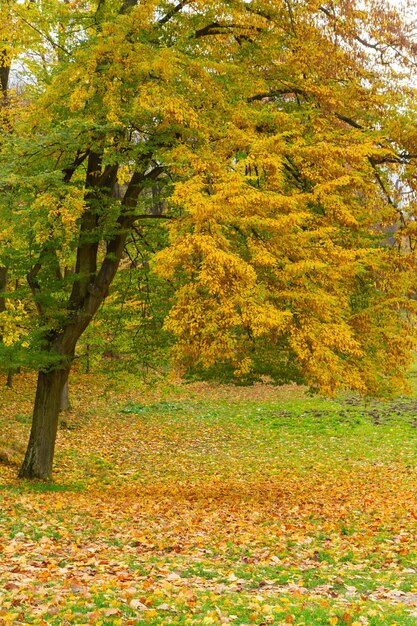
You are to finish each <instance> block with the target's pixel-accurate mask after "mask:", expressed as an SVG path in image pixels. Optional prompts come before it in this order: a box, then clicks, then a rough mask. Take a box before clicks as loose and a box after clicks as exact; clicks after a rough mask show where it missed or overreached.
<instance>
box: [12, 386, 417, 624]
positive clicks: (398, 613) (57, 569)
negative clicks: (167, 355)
mask: <svg viewBox="0 0 417 626" xmlns="http://www.w3.org/2000/svg"><path fill="white" fill-rule="evenodd" d="M0 385H1V387H0V389H1V392H0V458H1V459H2V462H1V463H0V624H13V625H14V624H16V625H22V624H37V625H41V624H43V625H48V626H49V625H51V626H55V625H59V626H62V625H66V624H77V625H87V624H95V625H97V626H100V625H118V624H120V625H129V624H132V625H138V626H140V625H149V624H155V625H169V624H178V625H187V624H189V625H192V624H194V625H198V626H202V625H206V624H234V625H236V626H237V625H239V626H243V625H244V624H245V625H253V624H255V625H257V626H265V625H276V626H277V625H283V624H285V625H287V624H294V625H296V626H297V625H299V626H301V625H305V626H308V625H310V624H312V625H315V624H331V625H335V624H339V625H341V626H349V625H350V626H366V625H369V626H377V625H381V624H384V625H385V624H386V625H388V626H391V625H394V624H395V625H410V626H411V625H412V624H416V623H417V399H415V398H412V397H411V398H400V399H398V400H395V401H390V402H387V403H380V402H376V401H371V402H365V401H363V400H360V399H358V398H356V397H355V396H345V397H340V398H338V399H337V400H327V399H320V398H317V397H316V398H312V397H309V396H308V395H307V394H306V393H305V391H304V390H303V389H301V388H297V387H295V386H287V387H279V388H277V387H272V386H268V385H255V386H254V387H252V388H246V387H234V388H233V387H227V386H212V385H209V384H192V385H185V384H183V385H181V384H174V383H172V384H166V383H165V384H161V385H159V386H155V387H152V388H145V387H144V386H143V384H139V383H136V382H135V381H133V380H132V379H130V378H129V377H124V378H123V383H120V381H117V380H116V378H105V377H101V376H96V375H90V376H86V375H81V374H75V375H74V376H73V378H72V380H71V397H72V402H73V409H72V410H71V411H70V412H68V414H66V415H65V416H64V417H63V420H62V424H61V427H60V430H59V437H58V442H57V450H56V460H55V476H54V478H55V479H54V482H51V483H39V482H38V483H37V482H34V483H29V482H21V481H18V480H17V479H16V472H17V468H18V463H19V462H20V461H21V459H22V454H23V452H24V448H25V445H26V441H27V438H28V433H29V428H30V412H31V400H32V398H33V392H34V378H33V377H32V376H26V375H21V376H18V377H16V382H15V388H14V389H13V390H8V389H6V388H5V387H4V386H3V385H4V381H3V379H1V380H0Z"/></svg>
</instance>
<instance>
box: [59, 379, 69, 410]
mask: <svg viewBox="0 0 417 626" xmlns="http://www.w3.org/2000/svg"><path fill="white" fill-rule="evenodd" d="M70 408H71V402H70V399H69V390H68V379H67V380H66V382H65V384H64V386H63V388H62V392H61V403H60V406H59V410H60V412H62V411H68V410H69V409H70Z"/></svg>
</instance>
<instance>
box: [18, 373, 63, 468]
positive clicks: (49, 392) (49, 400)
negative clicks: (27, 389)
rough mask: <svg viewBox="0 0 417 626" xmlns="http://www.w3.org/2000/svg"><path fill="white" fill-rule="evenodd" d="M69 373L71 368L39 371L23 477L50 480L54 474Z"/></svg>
mask: <svg viewBox="0 0 417 626" xmlns="http://www.w3.org/2000/svg"><path fill="white" fill-rule="evenodd" d="M68 374H69V368H68V369H58V370H51V371H49V372H39V374H38V385H37V388H36V398H35V407H34V410H33V420H32V430H31V433H30V439H29V445H28V448H27V451H26V456H25V459H24V461H23V465H22V467H21V469H20V472H19V477H20V478H40V479H43V480H48V479H50V478H51V477H52V461H53V457H54V450H55V439H56V434H57V429H58V414H59V410H60V406H61V398H62V392H63V389H64V387H65V384H66V382H67V381H68Z"/></svg>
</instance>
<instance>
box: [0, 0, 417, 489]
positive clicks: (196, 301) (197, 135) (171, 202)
mask: <svg viewBox="0 0 417 626" xmlns="http://www.w3.org/2000/svg"><path fill="white" fill-rule="evenodd" d="M365 4H366V6H364V4H363V3H360V2H354V1H344V0H340V1H331V2H324V3H323V2H317V1H316V0H311V1H310V0H309V1H307V2H304V1H303V2H298V1H297V0H282V1H281V0H274V1H269V0H252V1H244V0H218V1H217V0H216V1H213V2H202V1H186V0H182V1H181V2H170V1H162V0H146V1H143V2H135V1H133V0H124V1H123V2H117V1H115V2H107V1H106V0H98V1H97V2H86V1H81V0H74V1H73V2H69V1H61V0H50V1H49V2H47V3H44V2H38V1H37V0H34V1H32V2H22V3H20V2H15V1H13V0H2V8H3V6H4V8H5V11H6V13H7V16H8V19H7V23H6V24H5V23H3V25H2V27H1V28H2V30H1V33H0V34H1V39H2V44H1V47H2V49H3V51H4V52H3V53H2V57H1V58H2V59H3V61H2V63H3V69H4V72H5V71H6V68H9V67H10V65H11V66H12V78H13V77H14V84H13V80H12V88H11V89H10V88H7V93H6V89H4V90H3V92H4V96H3V104H2V124H1V128H2V130H1V135H0V153H1V164H0V171H1V181H2V183H1V184H2V188H1V194H0V216H1V224H2V226H1V229H0V263H1V264H2V266H3V267H4V268H7V270H8V280H9V283H8V286H5V287H4V288H3V290H2V293H3V297H4V300H5V306H4V311H0V321H1V330H0V332H1V334H2V336H3V347H2V354H3V355H6V354H10V351H11V350H12V351H13V354H14V357H13V358H14V359H16V360H17V361H19V363H22V364H25V363H26V364H29V365H32V366H35V367H36V368H38V369H39V370H40V375H39V376H40V378H39V384H38V392H37V398H36V402H35V411H34V422H33V428H32V435H31V442H30V445H29V448H28V453H27V456H26V459H25V462H24V465H23V468H22V472H21V473H22V475H23V476H38V477H46V476H49V475H50V473H51V467H52V457H53V445H54V441H55V434H56V424H57V414H58V410H59V402H58V398H59V394H60V391H61V390H62V387H63V385H64V384H65V382H66V380H67V377H68V372H69V369H70V366H71V362H72V360H73V358H74V354H75V349H76V345H77V342H78V340H79V338H80V337H81V335H82V334H83V332H84V331H85V330H86V328H87V327H88V325H89V323H90V322H91V320H92V319H93V317H94V315H95V314H96V312H97V310H98V309H99V307H100V306H101V305H102V303H103V301H104V300H105V298H106V297H107V295H108V294H109V290H110V289H111V285H112V283H113V279H114V277H115V275H116V272H117V271H118V269H119V268H120V263H121V261H122V260H123V258H124V257H125V255H127V257H126V258H128V252H129V246H131V245H132V237H133V235H134V233H141V229H142V225H144V224H146V225H147V227H149V225H150V224H158V228H159V227H160V225H161V223H163V224H164V228H166V229H167V231H168V234H169V241H168V242H167V245H166V247H165V248H164V249H163V250H162V251H160V252H159V253H158V254H157V255H156V256H155V258H154V260H153V266H154V269H155V271H156V272H157V273H158V274H159V275H160V276H161V277H163V278H164V279H166V280H168V281H170V285H171V286H172V288H173V293H174V295H173V302H172V307H171V310H170V313H169V315H168V316H167V318H166V322H165V327H166V330H167V331H169V332H170V333H172V334H173V336H174V337H175V346H174V356H175V358H176V359H177V360H178V361H179V362H181V363H182V364H183V366H184V367H185V368H187V367H189V366H190V365H192V364H195V363H200V364H201V365H202V366H204V367H208V366H212V365H213V364H216V363H219V362H221V361H225V362H228V363H230V364H231V365H232V366H233V367H234V368H235V370H236V372H237V374H244V373H246V372H248V371H249V370H250V368H251V366H252V363H253V362H254V361H255V360H256V355H259V354H260V353H261V354H264V355H265V358H266V359H269V361H270V362H271V363H273V362H274V361H275V362H279V363H280V364H281V368H282V369H285V368H287V369H288V371H290V372H292V373H293V372H295V374H294V375H297V376H298V377H300V378H301V379H303V380H305V381H306V382H308V383H309V384H310V385H311V386H312V387H313V388H316V389H319V390H321V391H322V392H325V393H333V392H334V391H335V390H337V389H339V388H351V389H355V390H357V391H360V392H361V393H370V394H387V393H391V392H392V391H393V390H398V389H401V388H402V385H403V384H404V373H405V371H406V368H407V366H408V364H409V361H410V358H411V354H412V348H413V346H414V343H415V331H414V324H413V320H412V314H413V311H414V309H415V306H414V301H413V300H412V298H411V297H410V296H412V295H413V293H414V284H415V273H414V272H415V268H414V255H413V251H414V234H415V231H416V229H415V219H414V210H415V209H414V206H415V189H416V180H417V179H416V176H415V159H416V156H417V155H416V154H413V150H414V146H415V140H416V133H417V130H416V129H417V124H416V107H415V89H414V87H413V85H412V73H413V72H414V70H415V44H414V43H413V40H412V37H411V35H410V33H411V25H409V24H408V22H407V20H406V19H405V17H402V16H401V15H400V13H398V12H396V11H394V9H390V8H389V6H388V5H387V4H385V3H383V2H382V3H381V2H378V1H373V0H369V1H368V0H367V2H366V3H365ZM13 68H14V73H13ZM7 71H8V69H7ZM410 76H411V79H410ZM121 267H122V269H123V268H124V265H123V263H122V266H121ZM10 281H12V282H10ZM13 281H14V282H13ZM13 285H14V286H13ZM29 297H30V298H31V300H30V301H29ZM2 358H3V357H2ZM4 358H6V356H4Z"/></svg>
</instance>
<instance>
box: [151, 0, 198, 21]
mask: <svg viewBox="0 0 417 626" xmlns="http://www.w3.org/2000/svg"><path fill="white" fill-rule="evenodd" d="M190 2H191V0H181V2H179V3H178V4H177V5H176V6H175V7H173V8H172V9H171V11H168V13H167V14H166V15H164V17H161V19H160V20H158V24H161V25H162V24H166V23H167V22H169V20H170V19H171V18H173V17H174V15H176V14H177V13H179V12H180V11H181V10H182V9H183V8H184V7H185V6H186V5H187V4H190Z"/></svg>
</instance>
